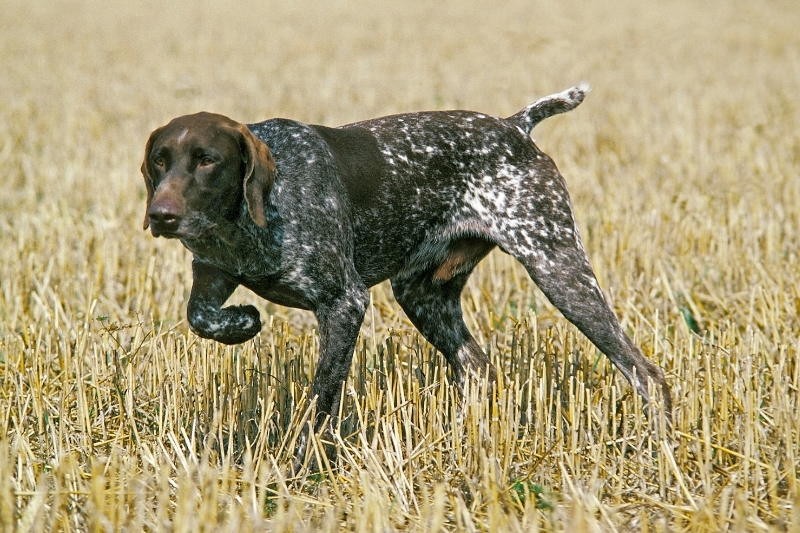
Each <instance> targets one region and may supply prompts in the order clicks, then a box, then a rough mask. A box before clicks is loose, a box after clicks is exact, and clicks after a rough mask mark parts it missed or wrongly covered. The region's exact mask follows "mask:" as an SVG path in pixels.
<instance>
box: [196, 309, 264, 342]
mask: <svg viewBox="0 0 800 533" xmlns="http://www.w3.org/2000/svg"><path fill="white" fill-rule="evenodd" d="M189 326H190V327H191V329H192V331H194V332H195V333H196V334H198V335H199V336H201V337H204V338H206V339H213V340H215V341H217V342H221V343H223V344H240V343H242V342H245V341H248V340H250V339H252V338H253V337H255V336H256V335H258V332H259V331H261V314H260V313H259V312H258V309H256V308H255V306H253V305H236V306H231V307H225V308H222V309H218V310H216V311H213V312H212V311H210V310H208V309H206V310H205V312H203V311H200V310H198V309H195V310H194V312H193V313H190V315H189Z"/></svg>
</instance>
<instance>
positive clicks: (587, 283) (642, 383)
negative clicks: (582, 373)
mask: <svg viewBox="0 0 800 533" xmlns="http://www.w3.org/2000/svg"><path fill="white" fill-rule="evenodd" d="M561 193H562V195H563V196H562V197H561V200H562V201H561V202H558V205H557V206H555V205H553V204H552V203H551V204H550V205H549V206H548V207H549V209H547V211H549V213H548V216H547V217H533V221H532V222H518V223H517V224H515V226H514V228H513V230H512V229H510V230H509V231H507V232H504V235H503V237H502V239H501V241H502V242H500V243H499V244H500V246H501V248H502V249H503V250H504V251H506V252H507V253H509V254H511V255H512V256H514V257H515V258H516V259H517V260H519V261H520V262H521V263H522V264H523V265H524V266H525V268H526V270H527V271H528V274H530V276H531V278H532V279H533V281H534V282H535V283H536V284H537V285H538V286H539V288H540V289H541V290H542V292H543V293H544V294H545V296H546V297H547V298H548V299H549V300H550V302H551V303H552V304H553V305H554V306H556V308H558V310H559V311H561V313H562V314H563V315H564V317H565V318H566V319H567V320H569V321H570V322H572V323H573V324H575V326H577V328H578V329H579V330H580V331H581V332H582V333H583V334H584V335H586V337H587V338H588V339H589V340H590V341H592V343H594V345H595V346H596V347H597V348H598V349H599V350H600V351H601V352H603V353H604V354H605V355H606V356H607V357H608V358H609V359H610V360H611V362H612V363H613V364H614V365H615V366H616V367H617V368H618V369H619V370H620V371H621V372H622V374H623V375H624V376H625V377H626V378H627V379H628V381H629V382H630V383H631V384H632V385H633V386H634V387H635V388H636V390H637V392H638V393H639V394H640V395H641V396H642V398H643V399H644V401H645V404H647V403H649V402H650V393H649V389H648V387H649V382H650V381H652V382H653V384H654V385H655V386H656V387H658V388H660V390H661V393H662V402H663V406H664V410H665V413H666V415H667V418H669V417H670V415H671V412H672V401H671V397H670V392H669V387H668V386H667V383H666V380H665V379H664V372H663V371H662V370H661V368H660V367H659V366H658V365H656V364H655V363H654V362H652V361H651V360H649V359H647V358H646V357H645V356H644V355H643V354H642V352H641V351H639V349H638V348H637V347H636V345H634V344H633V342H632V341H631V340H630V338H629V337H628V336H627V335H626V334H625V332H624V331H623V330H622V326H621V325H620V323H619V320H618V319H617V317H616V315H615V314H614V312H613V311H612V309H611V307H610V306H609V305H608V302H607V301H606V298H605V296H604V295H603V292H602V291H601V289H600V285H599V284H598V283H597V279H596V278H595V275H594V272H593V271H592V267H591V265H590V264H589V260H588V258H587V257H586V252H585V251H584V248H583V244H582V243H581V239H580V236H579V234H578V230H577V227H576V226H575V221H574V219H573V217H572V212H571V208H570V204H569V200H568V197H567V196H566V194H567V193H566V188H564V189H563V190H562V191H561ZM541 211H542V210H539V212H541ZM533 212H536V210H534V211H533Z"/></svg>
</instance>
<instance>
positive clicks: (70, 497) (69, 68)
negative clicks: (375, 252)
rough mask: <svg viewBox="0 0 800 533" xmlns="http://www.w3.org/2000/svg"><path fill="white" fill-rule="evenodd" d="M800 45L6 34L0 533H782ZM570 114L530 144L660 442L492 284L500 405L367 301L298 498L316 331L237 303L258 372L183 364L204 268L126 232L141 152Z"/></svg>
mask: <svg viewBox="0 0 800 533" xmlns="http://www.w3.org/2000/svg"><path fill="white" fill-rule="evenodd" d="M798 27H800V5H798V4H797V3H796V2H793V1H790V0H767V1H764V2H760V3H758V4H753V3H751V2H744V1H740V0H732V1H730V2H724V3H709V2H699V1H697V2H694V1H684V0H676V1H675V2H659V3H655V2H651V3H641V2H634V1H628V0H621V1H617V2H612V3H586V2H578V1H576V0H568V1H566V2H559V3H553V4H550V3H545V2H539V1H534V2H526V1H517V0H511V1H508V2H504V3H501V4H497V3H491V2H476V1H470V2H456V1H450V0H446V1H443V2H436V3H423V2H415V3H409V4H403V3H398V2H382V1H381V2H374V3H369V4H362V3H357V2H350V1H347V0H343V1H341V2H328V3H314V2H307V1H305V0H301V1H299V2H291V3H288V2H286V3H282V2H255V1H252V0H245V1H244V2H237V3H226V4H223V3H216V2H208V1H201V2H196V3H184V4H172V3H170V4H163V3H156V2H113V1H112V2H106V3H101V2H68V1H48V2H34V3H30V2H21V1H16V0H9V1H4V2H2V7H0V191H2V192H1V193H0V250H2V253H1V254H0V530H2V531H176V532H177V531H236V532H239V533H245V532H248V531H257V530H258V531H263V530H268V531H318V530H319V531H335V530H351V531H359V532H360V531H405V530H410V531H441V530H458V531H535V530H537V529H538V530H542V531H570V532H583V531H800V487H798V477H800V416H798V409H799V408H800V398H799V396H800V390H799V388H800V338H799V336H798V333H799V332H800V318H798V316H799V315H800V263H799V262H798V253H800V237H798V228H800V128H799V127H798V125H799V124H800V104H798V94H800V33H798V32H797V28H798ZM580 81H586V82H589V83H590V84H591V85H592V87H593V91H592V93H590V95H589V96H588V97H587V99H586V101H585V102H584V103H583V104H582V105H581V106H580V107H579V108H578V109H577V110H575V111H573V112H571V113H569V114H567V115H562V116H559V117H557V118H553V119H550V120H548V121H547V122H545V123H543V124H542V125H540V126H539V127H538V128H537V129H536V130H535V131H534V137H535V139H536V140H537V143H538V144H539V146H540V147H541V148H542V149H543V150H545V151H546V152H547V153H549V154H550V155H551V156H552V157H553V158H554V159H555V161H556V162H557V164H558V165H559V168H560V169H561V171H562V173H563V174H564V176H565V178H566V180H567V182H568V183H569V185H570V190H571V194H572V201H573V204H574V207H575V213H576V218H577V221H578V224H579V226H580V229H581V233H582V236H583V240H584V243H585V245H586V249H587V252H588V254H589V257H590V260H591V262H592V264H593V266H594V268H595V271H596V274H597V276H598V279H599V281H600V284H601V286H602V287H603V289H604V290H605V291H606V294H607V295H608V297H609V299H610V301H611V302H612V304H613V307H614V308H615V310H616V311H617V313H618V315H619V316H620V318H621V320H622V322H623V326H624V327H625V329H626V330H627V331H628V333H629V334H630V335H631V336H632V337H633V338H634V339H635V341H636V343H637V344H638V345H639V346H640V347H641V348H642V350H643V351H644V353H645V354H646V355H648V356H649V357H652V358H653V359H654V360H655V361H656V362H658V363H659V364H660V365H661V366H663V367H664V368H665V370H666V372H667V376H668V381H669V383H670V384H671V386H672V390H673V394H674V400H675V413H674V425H673V426H672V427H671V428H665V427H664V425H663V420H659V419H653V420H648V419H646V418H644V417H643V416H642V415H641V405H640V401H639V399H638V397H637V396H636V395H635V394H633V393H632V391H631V388H630V387H629V385H628V384H627V382H626V381H625V380H624V378H623V377H622V376H621V375H619V373H617V372H615V371H614V369H613V368H612V367H611V366H610V364H609V363H608V361H607V360H606V359H605V358H603V357H601V355H600V354H599V353H598V351H597V350H596V349H595V348H594V347H593V346H592V345H591V344H590V343H589V342H588V341H587V340H586V339H585V338H584V337H583V336H581V335H580V334H579V333H578V332H577V331H576V330H575V328H574V327H573V326H572V325H570V324H569V323H567V322H566V321H565V320H564V319H563V318H562V317H561V316H560V315H559V314H558V313H557V312H556V311H555V310H554V309H553V307H552V306H551V305H550V304H549V303H548V302H547V300H546V299H545V298H544V297H543V296H542V294H541V293H540V292H538V289H536V288H535V286H534V285H533V284H532V282H531V281H530V280H529V279H528V277H527V276H526V274H525V272H524V270H523V269H522V267H521V266H519V265H518V264H516V263H514V261H513V260H512V259H510V258H509V257H508V256H505V255H503V254H502V253H500V252H493V253H492V254H491V255H490V256H489V257H488V258H487V259H486V260H485V261H484V263H482V265H481V266H479V268H478V269H477V271H476V272H475V274H474V275H473V277H472V278H471V280H470V283H469V285H468V286H467V288H466V289H465V291H464V294H463V304H464V309H465V315H466V319H467V323H468V325H469V326H470V328H471V329H472V330H473V332H474V333H475V335H476V338H477V339H478V340H479V342H480V344H481V345H482V346H484V347H486V348H487V349H488V350H490V351H491V354H492V358H493V360H494V361H495V362H496V364H497V365H498V366H499V367H501V368H503V369H504V371H505V375H506V376H507V378H508V379H507V381H506V384H505V385H504V386H502V387H500V390H499V391H498V394H499V398H498V400H497V401H496V402H487V401H486V400H485V397H484V396H485V393H484V392H482V391H481V388H480V384H474V385H475V387H473V388H471V389H469V390H467V391H466V392H465V394H464V395H460V394H459V393H458V392H457V391H456V390H455V388H454V387H452V386H451V385H450V384H449V382H448V380H447V373H446V371H445V368H444V366H443V361H442V359H441V357H440V356H439V355H437V354H436V353H435V351H434V350H432V349H431V347H430V346H429V345H427V344H426V343H425V342H424V341H423V340H422V339H421V338H420V337H419V336H418V335H417V333H416V332H415V330H414V329H413V327H412V326H411V324H410V323H409V321H408V319H407V318H406V317H405V315H404V314H403V313H402V312H401V311H400V309H399V307H398V306H397V304H396V303H395V302H394V300H393V298H392V295H391V289H390V288H389V286H388V285H386V284H382V285H379V286H377V287H375V288H373V289H372V305H371V307H370V309H369V310H368V311H367V319H366V321H365V323H364V326H363V328H362V333H361V338H360V340H359V344H358V348H357V350H356V355H355V358H354V363H353V368H352V370H351V374H350V379H349V380H348V382H347V385H346V389H347V396H346V398H345V402H344V408H343V412H342V419H341V427H340V429H339V432H338V434H339V438H338V442H337V443H338V445H339V449H340V453H339V455H338V458H337V459H336V461H335V462H334V463H333V464H329V463H327V462H326V461H324V460H323V461H322V468H321V471H320V472H319V473H314V474H311V473H308V472H305V473H302V474H301V475H300V476H298V477H291V476H290V475H289V473H288V472H289V470H288V467H289V465H290V463H291V460H292V452H293V448H294V446H293V443H294V439H296V438H297V435H298V433H299V431H300V428H301V427H302V424H303V422H304V420H306V419H307V418H308V416H309V414H308V413H307V412H306V411H305V410H304V408H303V406H304V403H305V400H306V398H305V396H304V395H305V394H307V392H308V384H309V381H310V376H311V374H312V372H313V367H314V361H315V358H316V353H317V349H318V346H317V338H316V335H315V330H314V328H315V322H314V319H313V316H312V315H311V314H310V313H306V312H302V311H295V310H290V309H286V308H282V307H279V306H276V305H273V304H270V303H268V302H265V301H263V300H259V299H258V298H257V297H256V296H254V295H252V294H250V293H248V292H247V291H244V290H240V291H237V293H236V294H235V295H234V297H233V300H235V301H236V302H239V303H243V302H247V303H254V304H256V305H257V306H258V307H259V309H260V310H261V313H262V318H263V319H264V321H265V326H264V329H263V331H262V333H261V334H260V336H259V337H257V338H256V340H254V341H251V342H248V343H246V344H243V345H240V346H236V347H224V346H222V345H219V344H217V343H214V342H212V341H207V340H203V339H199V338H198V337H196V336H195V335H193V334H191V333H190V332H189V331H188V327H187V324H186V320H185V304H186V301H187V298H188V293H189V288H190V284H191V272H190V256H189V254H188V252H186V251H185V250H184V249H183V248H182V246H180V244H179V243H178V242H176V241H165V240H163V239H159V240H155V239H153V238H152V237H150V236H149V234H148V233H145V232H143V231H142V230H141V222H142V217H143V215H144V186H143V183H142V180H141V175H140V173H139V165H140V163H141V157H142V154H143V148H144V142H145V140H146V139H147V136H148V134H149V132H150V131H151V130H152V129H153V128H155V127H156V126H159V125H161V124H164V123H166V122H167V121H168V120H170V119H171V118H173V117H175V116H178V115H181V114H184V113H188V112H194V111H199V110H209V111H216V112H219V113H223V114H226V115H228V116H230V117H232V118H234V119H236V120H239V121H241V122H256V121H260V120H264V119H266V118H270V117H276V116H283V117H289V118H294V119H298V120H301V121H305V122H313V123H320V124H325V125H329V126H333V125H339V124H344V123H347V122H352V121H356V120H360V119H365V118H370V117H374V116H379V115H383V114H389V113H395V112H405V111H414V110H423V109H425V110H427V109H453V108H465V109H472V110H477V111H482V112H485V113H490V114H494V115H501V116H507V115H510V114H512V113H515V112H516V111H518V110H519V109H521V108H522V107H523V106H525V105H527V104H528V103H530V102H532V101H534V100H535V99H537V98H539V97H540V96H543V95H546V94H550V93H553V92H556V91H560V90H562V89H564V88H566V87H569V86H572V85H574V84H576V83H577V82H580ZM314 446H315V449H317V450H319V449H320V446H321V444H320V443H319V442H318V441H316V440H314Z"/></svg>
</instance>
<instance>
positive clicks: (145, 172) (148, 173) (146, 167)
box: [142, 126, 166, 229]
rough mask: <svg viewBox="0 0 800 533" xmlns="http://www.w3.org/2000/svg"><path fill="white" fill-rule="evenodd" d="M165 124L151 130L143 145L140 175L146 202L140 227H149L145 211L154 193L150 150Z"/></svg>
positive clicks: (147, 209) (148, 208)
mask: <svg viewBox="0 0 800 533" xmlns="http://www.w3.org/2000/svg"><path fill="white" fill-rule="evenodd" d="M165 127H166V126H161V127H160V128H156V129H155V130H153V133H151V134H150V137H149V138H148V139H147V144H146V145H145V147H144V161H142V177H144V186H145V188H146V189H147V202H146V204H145V208H144V224H143V226H142V229H147V228H149V227H150V220H149V219H148V217H147V212H148V211H149V210H150V203H152V201H153V194H154V193H155V186H154V185H153V172H152V170H151V169H150V152H151V151H152V150H153V143H154V142H155V140H156V137H158V135H159V134H160V133H161V132H162V131H164V128H165Z"/></svg>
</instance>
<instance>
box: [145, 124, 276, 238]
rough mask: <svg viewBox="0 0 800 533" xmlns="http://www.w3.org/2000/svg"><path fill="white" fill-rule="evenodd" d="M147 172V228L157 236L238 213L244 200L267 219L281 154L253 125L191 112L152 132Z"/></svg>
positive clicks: (256, 216) (259, 219) (187, 232)
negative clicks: (266, 208)
mask: <svg viewBox="0 0 800 533" xmlns="http://www.w3.org/2000/svg"><path fill="white" fill-rule="evenodd" d="M142 175H143V176H144V183H145V186H146V187H147V208H146V212H145V217H144V229H147V228H148V227H149V228H150V229H151V231H152V233H153V235H154V236H156V237H158V236H159V235H161V236H164V237H177V238H180V237H192V236H195V234H196V233H197V231H198V229H200V228H197V227H196V226H197V224H196V222H197V220H204V221H206V225H208V224H209V223H211V224H213V220H215V219H218V218H219V217H226V218H229V219H232V218H235V217H236V216H238V213H239V207H240V206H241V202H242V201H244V202H246V203H247V209H248V212H249V213H250V217H251V218H252V219H253V221H254V222H255V223H256V224H257V225H259V226H262V227H263V226H264V225H265V224H266V215H265V213H264V201H265V200H266V198H267V196H268V195H269V191H270V189H271V188H272V183H273V181H274V178H275V160H274V159H273V158H272V154H271V153H270V151H269V148H267V145H265V144H264V143H263V142H261V140H259V139H258V138H257V137H256V136H255V135H253V133H252V132H251V131H250V130H248V129H247V126H245V125H244V124H240V123H238V122H236V121H233V120H231V119H229V118H228V117H225V116H222V115H216V114H214V113H197V114H194V115H185V116H182V117H178V118H176V119H174V120H172V121H171V122H170V123H169V124H167V125H166V126H162V127H160V128H158V129H156V130H155V131H154V132H153V133H151V134H150V138H149V139H148V140H147V146H146V148H145V151H144V161H143V162H142Z"/></svg>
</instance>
